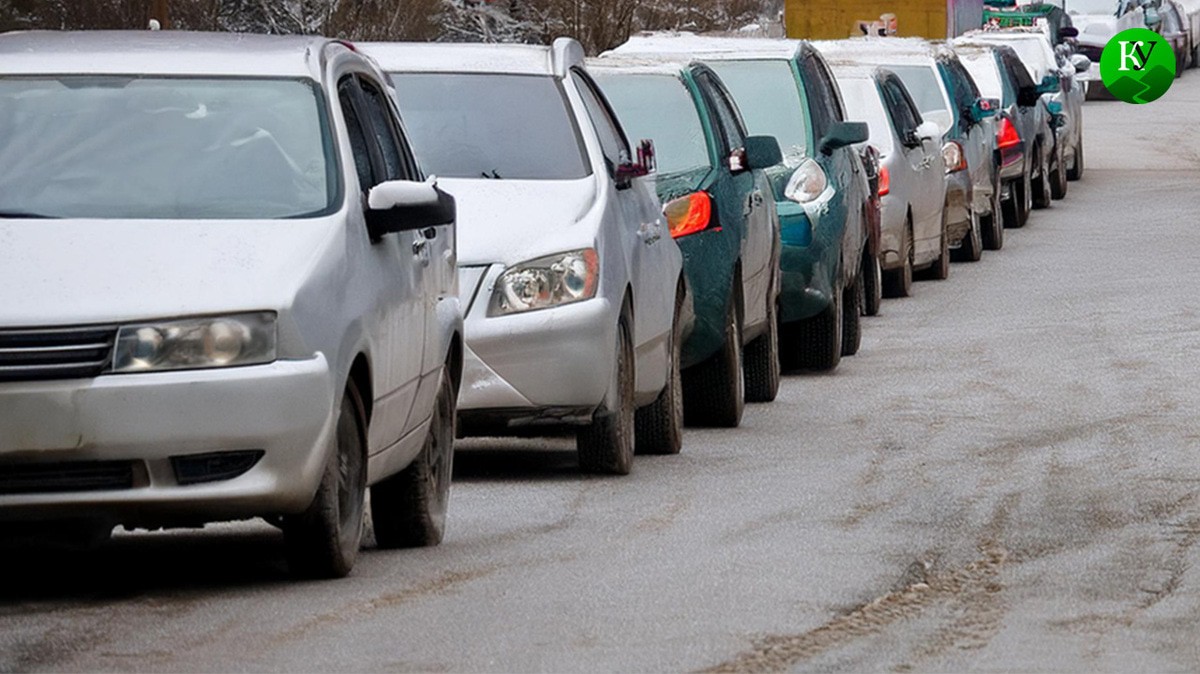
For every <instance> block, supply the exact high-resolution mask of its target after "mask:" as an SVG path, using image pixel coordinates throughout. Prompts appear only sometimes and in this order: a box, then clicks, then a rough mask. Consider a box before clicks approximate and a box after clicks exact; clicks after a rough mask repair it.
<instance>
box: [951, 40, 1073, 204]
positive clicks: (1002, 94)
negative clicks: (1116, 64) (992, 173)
mask: <svg viewBox="0 0 1200 674" xmlns="http://www.w3.org/2000/svg"><path fill="white" fill-rule="evenodd" d="M954 50H955V51H956V52H957V53H958V56H959V58H960V59H961V60H962V63H963V65H965V66H966V67H967V70H968V71H969V72H970V73H971V77H972V78H973V79H974V80H975V83H976V84H977V85H978V86H979V89H980V91H981V93H982V94H983V95H984V96H986V97H989V98H998V99H999V100H1000V115H999V117H998V121H997V122H996V155H995V160H996V164H997V166H998V167H999V169H1000V198H1001V210H1002V211H1003V214H1004V226H1005V227H1023V226H1024V225H1025V223H1026V221H1028V219H1029V212H1030V211H1031V210H1032V209H1033V207H1034V205H1035V203H1036V204H1037V205H1039V206H1048V205H1049V203H1050V198H1051V196H1050V192H1051V187H1050V161H1051V159H1052V158H1053V157H1054V156H1055V154H1054V153H1055V147H1056V146H1055V142H1056V138H1055V133H1054V129H1053V128H1052V127H1051V118H1052V115H1051V114H1050V111H1049V109H1048V108H1047V107H1046V104H1045V102H1044V101H1043V100H1042V96H1041V93H1039V91H1038V87H1037V84H1036V83H1035V82H1034V81H1033V77H1032V76H1030V74H1029V71H1028V70H1027V69H1026V68H1025V66H1024V65H1023V64H1022V63H1021V60H1020V58H1018V57H1017V53H1016V52H1015V51H1013V49H1012V47H1009V46H1006V45H999V44H989V43H983V42H972V41H971V40H969V39H967V40H955V42H954Z"/></svg>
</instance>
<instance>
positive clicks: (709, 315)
mask: <svg viewBox="0 0 1200 674" xmlns="http://www.w3.org/2000/svg"><path fill="white" fill-rule="evenodd" d="M588 70H589V71H590V72H591V73H592V76H593V77H594V78H595V80H596V81H597V82H598V83H599V84H600V86H601V88H603V90H604V93H605V96H606V97H607V98H608V100H609V102H610V103H611V104H612V106H613V109H614V110H615V111H616V113H617V115H618V116H619V117H620V119H621V123H622V125H623V126H624V127H625V128H626V129H627V130H628V132H629V133H630V135H631V137H633V138H648V139H652V140H653V141H654V143H655V157H656V160H657V163H658V177H657V185H658V194H659V197H660V198H661V199H662V202H663V204H664V206H663V213H664V215H665V216H666V219H667V223H668V225H669V229H670V233H671V236H672V237H673V238H674V239H675V240H676V242H678V244H679V248H680V250H681V251H682V252H683V268H684V272H685V274H686V277H687V283H688V286H689V288H690V289H691V290H692V294H693V298H694V299H693V302H694V307H695V315H696V320H695V324H694V327H693V329H692V332H691V333H690V334H689V335H688V336H687V338H686V340H685V341H684V345H683V353H682V354H681V359H682V366H683V368H684V371H683V389H684V390H683V393H684V395H683V398H684V418H685V421H687V423H688V424H691V425H704V426H725V427H733V426H737V425H738V424H739V423H740V421H741V415H742V408H743V403H744V401H746V400H749V401H751V402H756V401H757V402H766V401H770V400H773V399H774V398H775V395H776V392H777V391H778V390H779V372H780V364H779V332H778V325H779V324H778V317H777V313H776V310H777V298H778V294H779V274H778V269H779V219H778V217H777V216H776V213H775V202H774V200H773V199H772V198H771V185H770V182H769V180H768V178H767V176H766V174H765V173H764V172H763V171H762V170H761V168H762V167H769V166H773V165H775V164H778V163H779V162H780V161H782V154H781V152H780V149H779V143H778V142H777V141H776V140H775V139H774V138H773V137H769V136H749V135H748V134H747V133H746V130H745V125H744V123H743V122H742V118H741V114H740V113H739V112H738V109H737V106H736V104H735V103H734V102H733V98H732V97H731V96H730V94H729V92H728V91H727V90H726V89H725V86H724V85H723V84H722V83H721V80H720V78H719V77H718V76H717V74H716V73H714V72H713V71H712V70H711V69H710V68H708V67H707V66H705V65H702V64H700V63H692V62H687V61H682V62H667V61H656V62H654V63H648V62H646V61H645V60H638V61H634V62H626V61H625V59H622V58H619V57H602V58H600V59H596V60H594V61H592V62H590V63H589V65H588ZM743 345H744V348H743ZM743 352H744V353H743ZM743 359H744V362H743Z"/></svg>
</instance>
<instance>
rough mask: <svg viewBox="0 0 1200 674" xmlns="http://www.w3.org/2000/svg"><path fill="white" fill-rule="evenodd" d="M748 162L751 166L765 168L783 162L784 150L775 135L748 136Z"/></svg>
mask: <svg viewBox="0 0 1200 674" xmlns="http://www.w3.org/2000/svg"><path fill="white" fill-rule="evenodd" d="M746 162H747V163H748V164H749V165H750V168H756V169H765V168H770V167H772V166H775V165H776V164H782V163H783V150H782V149H780V147H779V141H778V140H776V139H775V136H747V137H746Z"/></svg>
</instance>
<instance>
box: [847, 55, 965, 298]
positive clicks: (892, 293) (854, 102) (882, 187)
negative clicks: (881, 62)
mask: <svg viewBox="0 0 1200 674" xmlns="http://www.w3.org/2000/svg"><path fill="white" fill-rule="evenodd" d="M830 65H831V67H832V69H833V75H834V78H835V79H836V80H837V84H838V87H839V88H840V89H841V92H842V100H843V101H844V102H845V105H846V117H847V118H848V119H852V120H854V121H859V122H866V123H867V126H868V128H869V129H870V134H871V135H870V139H869V140H868V143H870V144H871V145H873V146H874V147H875V148H876V149H877V150H879V157H880V158H879V164H880V175H879V194H880V244H879V250H880V255H881V266H882V267H883V269H884V278H883V281H884V292H885V294H886V295H888V296H889V297H907V296H908V295H910V294H911V293H912V282H913V271H914V270H916V269H923V268H930V269H931V270H932V272H931V273H932V275H933V276H934V277H935V278H940V279H944V278H946V277H947V276H948V275H949V273H950V250H949V242H948V240H947V238H946V236H945V222H944V219H943V210H944V204H945V200H944V196H945V193H946V170H945V164H944V163H943V158H942V144H941V136H942V130H941V127H940V126H938V124H937V123H936V122H931V121H925V120H924V119H923V118H922V117H921V113H920V111H919V110H918V109H917V106H916V104H915V103H914V102H913V100H912V98H911V96H910V95H909V93H908V90H907V89H906V88H905V86H904V83H903V82H902V81H901V80H900V78H899V77H898V76H897V75H896V74H895V73H892V72H891V71H888V70H885V69H883V68H877V67H874V66H865V65H854V64H847V63H845V62H834V63H831V64H830Z"/></svg>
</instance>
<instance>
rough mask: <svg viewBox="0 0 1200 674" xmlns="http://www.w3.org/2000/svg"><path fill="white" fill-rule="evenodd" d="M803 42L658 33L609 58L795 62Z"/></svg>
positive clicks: (632, 41)
mask: <svg viewBox="0 0 1200 674" xmlns="http://www.w3.org/2000/svg"><path fill="white" fill-rule="evenodd" d="M802 44H803V43H802V42H801V41H800V40H782V39H771V38H760V37H711V36H706V35H696V34H695V33H688V32H655V33H642V34H640V35H635V36H633V37H631V38H629V40H628V41H627V42H625V44H623V45H621V46H620V47H617V48H615V49H612V50H610V51H608V52H605V55H610V54H615V55H634V54H647V55H649V54H653V55H664V56H665V55H675V56H691V57H694V58H700V59H710V60H716V59H721V60H725V59H736V60H761V59H791V58H793V57H795V56H796V52H798V51H799V50H800V47H801V45H802Z"/></svg>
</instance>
